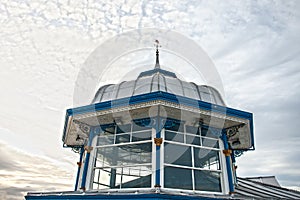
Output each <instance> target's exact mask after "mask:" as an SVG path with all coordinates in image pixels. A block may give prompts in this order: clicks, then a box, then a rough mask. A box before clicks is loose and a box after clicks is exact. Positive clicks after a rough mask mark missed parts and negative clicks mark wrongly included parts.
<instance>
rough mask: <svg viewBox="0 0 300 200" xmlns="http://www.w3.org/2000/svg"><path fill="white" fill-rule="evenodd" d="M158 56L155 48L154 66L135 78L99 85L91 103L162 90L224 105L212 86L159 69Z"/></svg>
mask: <svg viewBox="0 0 300 200" xmlns="http://www.w3.org/2000/svg"><path fill="white" fill-rule="evenodd" d="M158 56H159V53H158V50H157V51H156V65H155V68H154V69H152V70H149V71H144V72H142V73H140V75H139V76H138V77H137V79H136V80H132V81H123V82H121V83H119V84H108V85H104V86H102V87H100V88H99V90H98V91H97V93H96V95H95V97H94V99H93V101H92V103H100V102H105V101H110V100H114V99H120V98H124V97H131V96H135V95H141V94H147V93H151V92H157V91H162V92H167V93H171V94H175V95H179V96H183V97H188V98H192V99H196V100H201V101H205V102H208V103H212V104H218V105H222V106H225V103H224V101H223V99H222V97H221V95H220V93H219V92H218V91H217V90H216V89H214V88H213V87H210V86H207V85H197V84H195V83H193V82H186V81H182V80H180V79H179V78H177V76H176V74H175V73H173V72H170V71H166V70H163V69H161V68H160V65H159V58H158Z"/></svg>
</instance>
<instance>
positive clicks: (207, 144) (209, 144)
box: [201, 137, 219, 149]
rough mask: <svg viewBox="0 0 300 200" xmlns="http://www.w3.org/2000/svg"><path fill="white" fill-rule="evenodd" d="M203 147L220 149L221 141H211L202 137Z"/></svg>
mask: <svg viewBox="0 0 300 200" xmlns="http://www.w3.org/2000/svg"><path fill="white" fill-rule="evenodd" d="M201 140H202V146H205V147H211V148H216V149H218V148H219V141H218V140H217V139H210V138H207V137H202V138H201Z"/></svg>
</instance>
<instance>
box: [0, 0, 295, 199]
mask: <svg viewBox="0 0 300 200" xmlns="http://www.w3.org/2000/svg"><path fill="white" fill-rule="evenodd" d="M0 27H1V28H0V91H1V98H0V199H20V198H22V196H23V195H24V194H26V192H28V191H61V190H73V188H74V183H75V174H76V169H77V167H76V162H77V161H78V155H77V154H75V153H74V152H72V151H71V150H70V149H67V148H63V147H62V141H61V137H62V132H63V124H64V117H65V110H66V109H67V108H71V107H73V106H74V104H75V103H74V89H75V88H76V81H77V79H78V74H79V72H80V70H81V69H82V66H83V64H84V62H85V61H86V60H87V58H88V57H89V56H90V55H91V54H92V53H93V52H94V50H95V49H96V48H97V47H99V46H101V44H103V43H104V42H105V41H107V40H108V39H110V38H111V37H113V36H115V35H117V34H122V33H124V32H126V31H130V30H134V29H144V28H157V29H159V28H160V29H166V30H172V31H177V32H178V33H180V34H182V35H184V36H186V37H188V38H190V39H192V40H193V41H194V42H195V43H197V44H198V45H199V46H201V48H202V49H203V50H204V51H205V52H206V53H207V55H208V56H209V57H210V58H211V60H212V61H213V63H214V65H215V67H216V69H217V71H218V73H219V75H220V77H221V79H222V83H223V88H224V99H225V101H226V104H227V105H228V106H229V107H232V108H236V109H241V110H244V111H248V112H251V113H253V115H254V131H255V132H254V133H255V146H256V150H255V151H251V152H250V151H249V152H246V153H244V155H243V156H241V157H239V158H238V159H237V165H238V169H237V173H238V176H241V177H250V176H263V175H275V176H276V177H277V179H278V181H279V183H280V184H281V185H282V186H285V187H289V188H293V189H299V188H300V183H299V180H300V170H299V169H300V150H299V145H300V135H299V129H298V124H299V122H300V109H299V107H300V82H299V80H300V56H299V54H300V46H299V44H300V1H297V0H295V1H292V0H282V1H280V0H276V1H275V0H274V1H269V0H261V1H254V0H253V1H241V0H240V1H238V0H235V1H231V0H229V1H221V0H210V1H196V0H194V1H193V0H191V1H171V2H168V1H132V0H126V1H113V2H110V1H106V0H105V1H59V0H55V1H54V0H53V1H52V0H46V1H29V0H28V1H25V0H24V1H22V0H10V1H8V0H7V1H5V0H2V1H1V2H0ZM154 39H157V38H154ZM158 39H159V38H158ZM161 43H162V44H163V41H161ZM152 45H153V41H149V46H150V47H152ZM150 64H151V63H150ZM164 64H165V65H168V63H167V61H166V62H165V63H164ZM151 66H152V65H151ZM174 70H175V71H176V70H177V71H178V70H179V71H180V70H182V69H180V68H176V69H174ZM110 73H117V74H119V75H120V76H122V74H121V73H126V68H124V66H120V67H119V68H117V69H116V70H115V71H113V72H110ZM97 76H98V75H97V74H94V76H93V77H90V78H91V79H93V78H94V79H95V77H96V78H97ZM190 76H191V77H189V76H188V77H185V79H186V80H189V78H191V79H192V78H193V77H192V75H190ZM113 81H116V80H113Z"/></svg>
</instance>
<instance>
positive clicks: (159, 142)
mask: <svg viewBox="0 0 300 200" xmlns="http://www.w3.org/2000/svg"><path fill="white" fill-rule="evenodd" d="M162 142H163V139H162V138H154V143H155V144H156V146H160V145H161V144H162Z"/></svg>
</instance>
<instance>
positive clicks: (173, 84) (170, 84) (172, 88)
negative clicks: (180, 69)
mask: <svg viewBox="0 0 300 200" xmlns="http://www.w3.org/2000/svg"><path fill="white" fill-rule="evenodd" d="M165 78H166V83H167V90H168V91H167V92H169V93H173V94H177V95H181V96H183V95H184V94H183V89H182V85H181V83H180V80H179V79H177V78H171V77H165Z"/></svg>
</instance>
